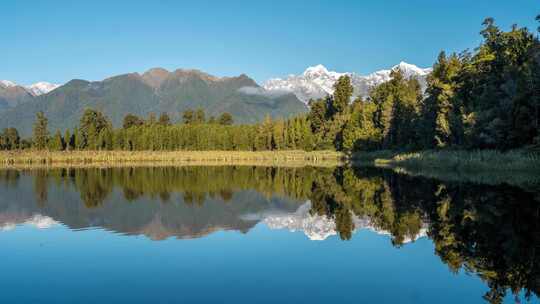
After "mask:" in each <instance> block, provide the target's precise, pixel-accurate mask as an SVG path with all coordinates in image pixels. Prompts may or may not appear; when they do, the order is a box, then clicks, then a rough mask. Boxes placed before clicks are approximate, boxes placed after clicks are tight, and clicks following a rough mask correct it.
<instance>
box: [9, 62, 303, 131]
mask: <svg viewBox="0 0 540 304" xmlns="http://www.w3.org/2000/svg"><path fill="white" fill-rule="evenodd" d="M85 108H93V109H97V110H99V111H101V112H103V113H104V114H105V115H107V117H109V118H110V119H111V121H112V123H113V125H114V126H120V125H121V124H122V119H123V118H124V116H125V115H126V114H128V113H131V114H136V115H140V116H144V117H145V116H147V115H148V113H150V112H155V113H157V114H159V113H162V112H166V113H168V114H169V116H171V117H172V118H173V120H175V119H179V118H180V117H179V113H180V112H183V111H185V110H187V109H190V108H191V109H198V108H200V109H203V110H204V111H205V112H206V114H207V115H208V116H212V115H215V116H217V115H219V114H221V113H224V112H229V113H231V114H232V115H233V117H234V120H235V122H238V123H254V122H258V121H262V119H263V118H264V117H265V115H267V114H269V115H270V116H272V117H274V118H277V117H283V118H287V117H291V116H294V115H297V114H299V113H303V112H306V111H307V107H306V106H305V105H304V104H303V103H302V102H301V101H299V100H298V99H297V98H296V97H295V96H294V95H293V94H285V95H280V96H276V95H272V96H271V95H266V94H264V91H263V90H262V89H261V88H260V87H259V86H258V84H257V83H256V82H255V81H254V80H253V79H251V78H249V77H248V76H246V75H244V74H242V75H240V76H238V77H221V78H220V77H215V76H212V75H209V74H206V73H204V72H201V71H197V70H176V71H174V72H169V71H167V70H164V69H151V70H149V71H147V72H146V73H144V74H142V75H141V74H138V73H133V74H125V75H120V76H115V77H111V78H108V79H105V80H103V81H96V82H89V81H85V80H72V81H70V82H68V83H66V84H65V85H64V86H62V87H60V88H58V89H56V90H54V91H52V92H50V93H48V94H44V95H41V96H36V97H33V98H32V99H31V100H29V101H27V102H23V103H19V104H17V105H16V106H15V107H12V108H8V109H4V110H2V109H1V108H0V129H3V128H7V127H15V128H17V129H18V130H19V132H20V133H21V135H23V136H28V135H30V134H31V132H32V125H33V122H34V119H35V116H36V113H37V112H39V111H42V112H44V113H45V115H46V116H47V117H48V119H49V127H50V128H51V130H55V129H60V130H63V129H66V128H73V127H75V126H76V125H77V124H78V122H79V119H80V118H81V116H82V113H83V111H84V109H85Z"/></svg>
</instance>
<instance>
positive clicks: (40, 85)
mask: <svg viewBox="0 0 540 304" xmlns="http://www.w3.org/2000/svg"><path fill="white" fill-rule="evenodd" d="M0 86H2V87H4V88H20V89H21V90H24V91H26V92H28V93H29V94H31V95H33V96H39V95H43V94H47V93H49V92H50V91H52V90H54V89H56V88H58V87H59V86H60V85H59V84H54V83H49V82H45V81H40V82H37V83H34V84H31V85H27V86H22V85H18V84H16V83H15V82H13V81H9V80H0Z"/></svg>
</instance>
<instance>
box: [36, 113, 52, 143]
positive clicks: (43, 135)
mask: <svg viewBox="0 0 540 304" xmlns="http://www.w3.org/2000/svg"><path fill="white" fill-rule="evenodd" d="M48 123H49V121H48V120H47V117H45V114H43V112H38V113H37V114H36V122H35V123H34V129H33V136H32V140H33V143H34V148H36V149H38V150H44V149H46V148H47V143H48V141H49V130H48Z"/></svg>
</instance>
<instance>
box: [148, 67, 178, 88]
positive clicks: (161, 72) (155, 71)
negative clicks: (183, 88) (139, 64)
mask: <svg viewBox="0 0 540 304" xmlns="http://www.w3.org/2000/svg"><path fill="white" fill-rule="evenodd" d="M170 74H171V73H170V72H169V71H167V70H166V69H164V68H152V69H149V70H148V71H146V72H144V74H143V75H142V79H143V81H144V82H145V83H146V84H148V85H149V86H151V87H153V88H159V86H160V85H161V84H162V83H163V81H165V79H167V78H168V77H169V75H170Z"/></svg>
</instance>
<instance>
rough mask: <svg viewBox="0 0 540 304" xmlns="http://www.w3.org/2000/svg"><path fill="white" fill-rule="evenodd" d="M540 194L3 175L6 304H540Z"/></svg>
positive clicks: (357, 182) (319, 182) (254, 171)
mask: <svg viewBox="0 0 540 304" xmlns="http://www.w3.org/2000/svg"><path fill="white" fill-rule="evenodd" d="M539 193H540V191H539V188H538V185H536V184H535V183H532V184H528V185H524V186H520V187H518V186H509V185H498V186H495V185H481V184H471V183H461V182H456V181H453V182H444V181H440V180H435V179H426V178H418V177H410V176H406V175H400V174H396V173H393V172H389V171H380V170H368V169H360V168H356V169H353V168H309V167H308V168H271V167H183V168H166V167H165V168H120V169H118V168H117V169H53V170H26V171H15V170H3V171H0V246H1V248H2V250H0V269H2V275H1V276H0V286H2V288H1V289H2V292H1V293H0V303H99V302H102V303H103V302H105V303H107V302H115V303H149V302H151V303H175V302H176V303H490V302H491V303H514V302H516V301H521V303H528V302H530V303H539V299H538V294H539V292H540V194H539Z"/></svg>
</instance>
